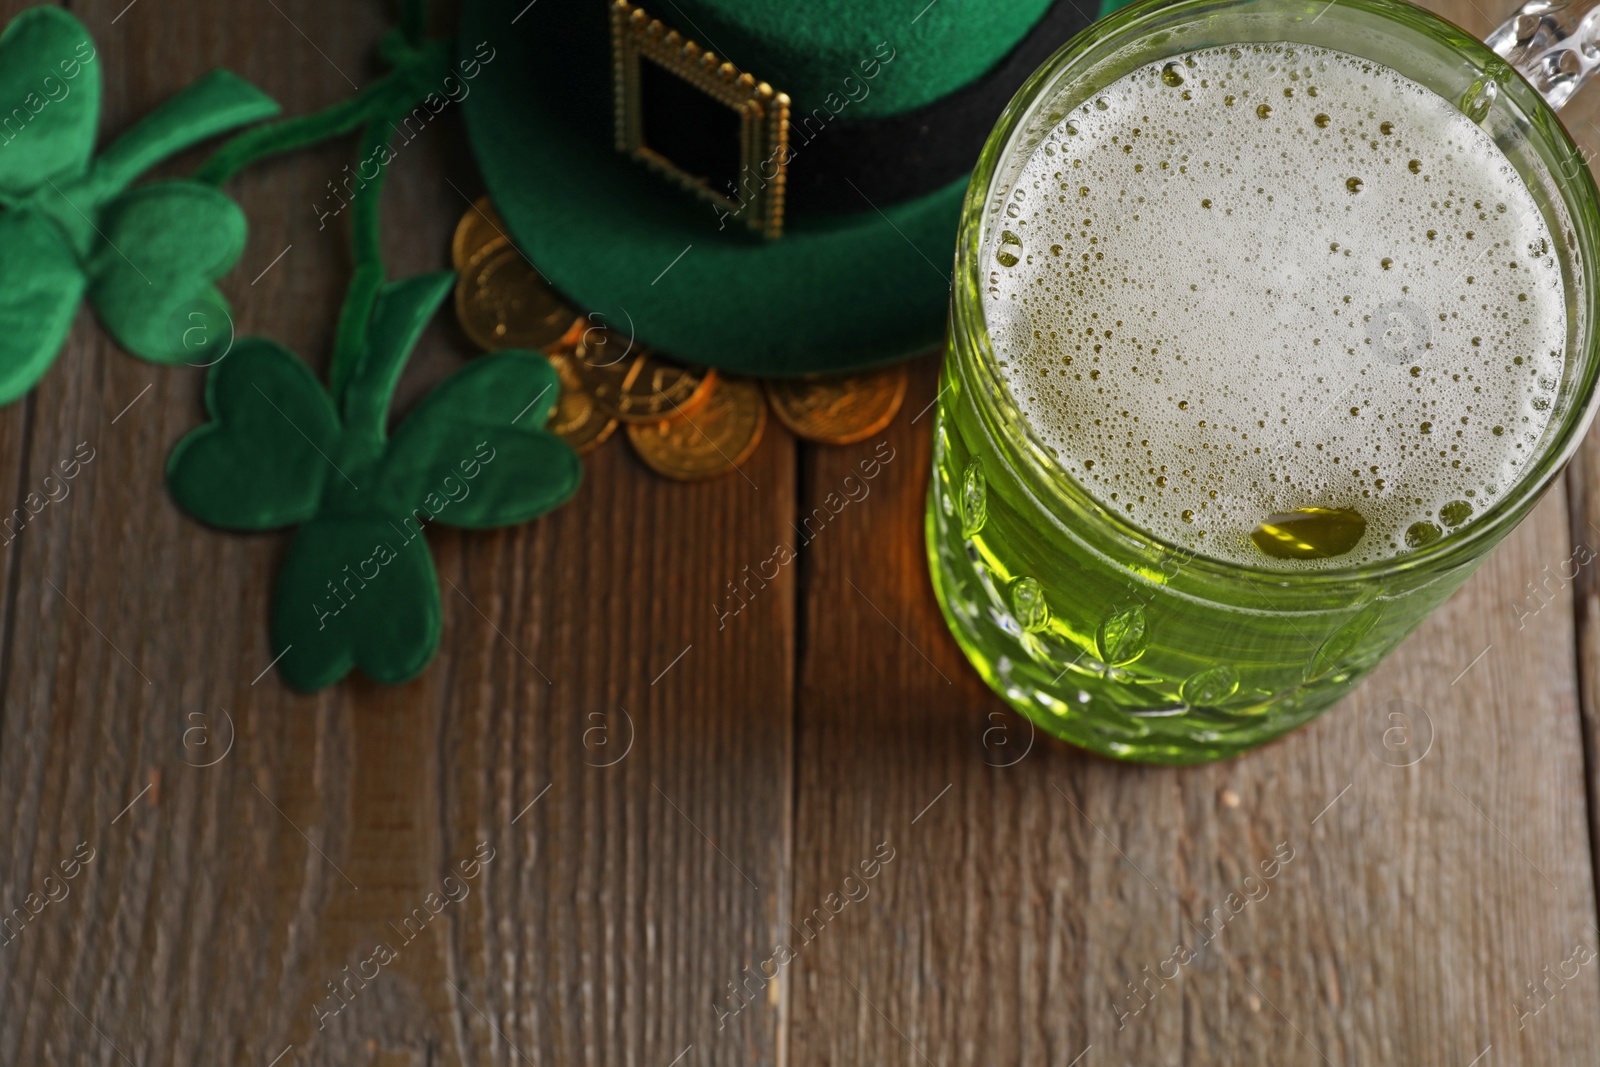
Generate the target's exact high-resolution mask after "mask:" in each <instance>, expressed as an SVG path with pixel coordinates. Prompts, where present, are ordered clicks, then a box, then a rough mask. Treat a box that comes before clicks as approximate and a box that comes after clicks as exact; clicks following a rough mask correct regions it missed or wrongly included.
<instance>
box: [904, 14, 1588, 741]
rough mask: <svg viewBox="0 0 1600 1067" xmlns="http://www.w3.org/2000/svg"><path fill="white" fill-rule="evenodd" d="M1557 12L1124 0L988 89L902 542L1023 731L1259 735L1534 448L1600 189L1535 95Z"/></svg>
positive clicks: (1443, 564) (1488, 510) (1554, 410)
mask: <svg viewBox="0 0 1600 1067" xmlns="http://www.w3.org/2000/svg"><path fill="white" fill-rule="evenodd" d="M1583 14H1584V11H1583V9H1582V7H1579V8H1576V9H1574V8H1556V7H1552V5H1551V4H1549V3H1548V2H1543V0H1536V2H1535V3H1530V4H1529V5H1528V6H1527V7H1525V8H1524V9H1523V11H1522V12H1520V13H1519V14H1518V15H1517V16H1515V17H1514V18H1513V19H1512V20H1511V21H1510V22H1508V23H1507V24H1506V25H1505V26H1503V27H1502V28H1501V29H1500V30H1498V31H1496V33H1495V34H1494V35H1493V36H1492V37H1491V38H1490V45H1493V47H1491V46H1490V45H1486V44H1484V43H1482V42H1479V41H1478V40H1476V39H1474V38H1473V37H1471V36H1469V35H1467V34H1465V33H1463V32H1462V31H1461V30H1459V29H1457V28H1456V27H1454V26H1452V25H1450V24H1449V23H1447V22H1444V21H1443V20H1441V19H1438V18H1436V17H1434V16H1432V15H1430V14H1428V13H1426V12H1424V11H1422V10H1420V9H1418V8H1415V7H1411V6H1409V5H1407V4H1404V3H1398V2H1391V0H1334V2H1332V3H1327V2H1324V0H1313V2H1289V0H1177V2H1155V0H1152V2H1146V3H1140V4H1137V5H1135V6H1132V7H1128V8H1124V9H1123V10H1121V11H1118V12H1116V13H1114V14H1112V15H1110V16H1108V17H1107V18H1105V19H1103V20H1101V21H1100V22H1098V23H1096V24H1095V25H1093V26H1091V27H1090V28H1089V29H1088V30H1086V31H1085V32H1084V33H1083V34H1081V35H1079V37H1077V38H1076V39H1074V40H1073V41H1072V42H1070V43H1069V44H1068V45H1067V46H1066V47H1065V48H1063V49H1062V50H1061V51H1060V52H1058V53H1057V54H1056V55H1055V56H1054V57H1053V58H1052V59H1051V60H1050V61H1049V62H1048V63H1047V64H1046V65H1045V66H1044V67H1043V68H1042V69H1041V70H1039V71H1038V72H1037V73H1036V74H1035V75H1034V76H1033V77H1032V78H1031V79H1030V81H1029V82H1028V83H1027V84H1026V85H1025V86H1024V87H1023V88H1022V90H1021V91H1020V92H1019V93H1018V95H1017V97H1016V99H1015V100H1013V101H1012V103H1011V105H1010V106H1009V107H1008V108H1007V110H1006V111H1005V113H1004V115H1003V116H1002V117H1001V119H1000V122H999V125H998V126H997V127H996V129H995V131H994V133H993V134H992V135H991V136H990V138H989V141H988V144H987V146H986V147H985V149H984V152H983V155H982V157H981V159H980V161H979V163H978V166H977V169H976V171H975V173H974V175H973V178H972V183H971V186H970V188H969V190H968V193H967V197H966V201H965V203H964V205H963V210H962V219H961V226H960V235H959V240H958V245H957V250H956V275H955V279H954V286H953V291H952V298H951V314H950V340H949V346H948V350H947V353H946V357H945V365H944V374H943V380H942V382H941V393H940V396H939V398H938V421H937V424H936V429H935V444H934V477H933V484H932V487H931V490H930V496H929V505H928V514H927V538H928V549H929V562H930V567H931V570H932V573H933V580H934V586H935V589H936V591H937V594H938V598H939V602H940V605H941V607H942V609H943V611H944V613H945V617H946V620H947V621H948V623H949V625H950V628H951V630H952V631H953V632H954V634H955V636H956V639H957V641H958V642H959V643H960V644H961V646H962V648H963V650H964V651H965V652H966V653H967V656H968V657H969V658H970V659H971V661H972V662H973V664H974V665H975V666H976V667H977V669H978V671H979V673H980V674H982V676H983V677H984V679H985V680H986V681H987V682H988V683H989V684H990V686H992V687H993V688H994V689H995V690H996V691H997V692H999V693H1000V694H1001V695H1002V696H1003V697H1004V698H1005V699H1006V700H1007V701H1008V702H1009V703H1010V704H1011V705H1012V706H1014V707H1015V708H1017V709H1018V710H1019V711H1020V712H1022V713H1023V714H1024V715H1026V716H1027V717H1028V718H1029V719H1031V720H1032V721H1033V722H1034V723H1036V724H1037V725H1038V726H1039V727H1040V728H1041V729H1043V730H1045V731H1047V732H1049V733H1052V734H1054V735H1056V736H1058V737H1060V738H1063V739H1065V740H1067V741H1069V742H1072V743H1073V744H1076V745H1079V746H1082V747H1084V748H1088V749H1091V750H1094V751H1096V752H1100V753H1102V754H1105V755H1109V756H1113V757H1118V758H1123V759H1131V760H1143V761H1151V762H1163V763H1195V762H1202V761H1206V760H1212V759H1218V758H1221V757H1225V756H1229V755H1233V754H1236V753H1239V752H1243V751H1245V750H1247V749H1250V748H1252V747H1254V746H1257V745H1260V744H1262V743H1264V742H1266V741H1269V740H1271V739H1273V738H1275V737H1278V736H1280V735H1282V734H1283V733H1285V732H1287V731H1289V730H1291V729H1293V728H1295V727H1296V726H1299V725H1301V724H1303V723H1305V722H1306V721H1307V720H1309V719H1311V718H1312V717H1314V716H1315V715H1317V714H1318V713H1319V712H1321V711H1322V710H1324V709H1325V708H1327V707H1328V706H1329V705H1331V704H1332V703H1334V702H1335V701H1336V700H1338V699H1339V698H1340V697H1341V696H1343V695H1344V694H1345V693H1347V692H1349V690H1350V689H1351V688H1353V687H1354V686H1355V684H1356V683H1357V682H1358V681H1359V680H1360V679H1361V678H1362V677H1363V676H1364V675H1365V674H1366V673H1367V672H1368V671H1369V670H1371V668H1372V667H1373V666H1374V665H1375V664H1376V663H1377V662H1378V661H1379V660H1380V659H1381V658H1382V657H1383V656H1384V655H1385V654H1387V653H1388V652H1389V651H1390V650H1391V649H1393V648H1394V647H1395V646H1396V645H1397V644H1399V642H1400V641H1401V640H1402V639H1403V638H1404V637H1405V636H1406V635H1407V634H1409V633H1410V632H1411V631H1412V630H1413V629H1415V628H1416V626H1417V625H1418V624H1419V623H1420V622H1421V621H1422V619H1423V618H1424V617H1426V616H1427V614H1428V613H1429V612H1430V611H1432V610H1433V609H1434V608H1435V607H1437V606H1438V605H1439V604H1440V603H1441V602H1443V601H1444V600H1445V599H1446V598H1447V597H1448V596H1450V594H1451V593H1453V592H1455V590H1456V589H1458V588H1459V587H1460V586H1461V584H1462V583H1463V582H1465V581H1466V579H1467V578H1468V577H1469V576H1470V575H1471V573H1472V572H1473V570H1474V569H1475V568H1476V567H1477V565H1478V564H1479V563H1480V562H1481V561H1482V560H1483V558H1484V557H1485V555H1486V553H1488V552H1489V550H1490V549H1491V548H1493V546H1494V545H1495V544H1496V543H1498V542H1499V541H1500V540H1501V538H1503V537H1504V536H1505V535H1506V534H1507V533H1508V532H1509V531H1510V530H1511V529H1512V527H1514V526H1515V525H1516V524H1517V522H1519V521H1520V520H1521V519H1522V518H1523V516H1524V515H1526V514H1527V513H1528V511H1529V510H1530V509H1531V508H1532V507H1533V505H1534V504H1535V502H1536V501H1537V500H1538V498H1539V496H1540V494H1541V493H1542V492H1543V491H1544V490H1545V489H1546V488H1547V487H1548V486H1549V484H1550V483H1551V481H1552V480H1553V479H1554V478H1555V477H1556V476H1557V474H1558V473H1559V472H1560V470H1561V467H1562V465H1563V464H1564V463H1565V462H1566V460H1567V459H1568V458H1569V457H1570V456H1571V455H1572V453H1573V451H1574V450H1575V449H1576V447H1577V445H1578V443H1579V441H1580V440H1581V438H1582V436H1583V434H1584V431H1585V429H1586V428H1587V425H1588V422H1589V420H1590V418H1591V416H1592V414H1593V410H1594V395H1595V390H1594V383H1595V377H1596V371H1597V352H1596V346H1597V338H1596V323H1597V318H1596V315H1597V311H1600V286H1597V283H1596V276H1597V275H1596V272H1597V271H1600V209H1597V204H1596V199H1597V196H1596V191H1595V185H1594V182H1593V180H1592V178H1591V177H1590V174H1589V170H1588V167H1587V166H1586V165H1585V159H1584V157H1583V156H1582V155H1580V153H1579V152H1578V150H1577V149H1576V148H1575V147H1574V145H1573V143H1572V141H1571V140H1570V138H1569V137H1568V136H1567V134H1566V132H1565V131H1564V130H1563V129H1562V127H1561V124H1560V123H1559V122H1558V121H1557V119H1556V117H1555V115H1554V109H1555V108H1556V107H1558V106H1560V104H1561V103H1563V102H1564V101H1565V99H1566V97H1567V96H1568V95H1570V93H1571V92H1572V90H1573V89H1574V88H1576V86H1577V84H1578V82H1579V81H1581V80H1582V78H1583V76H1584V75H1585V74H1586V73H1587V71H1588V68H1589V67H1590V66H1593V65H1594V61H1593V60H1590V59H1588V58H1586V54H1587V53H1586V51H1585V50H1584V47H1580V46H1585V47H1586V46H1587V43H1588V42H1587V41H1585V40H1583V39H1582V38H1583V35H1584V33H1585V32H1587V31H1586V30H1585V28H1584V27H1583V26H1582V25H1581V24H1580V17H1581V16H1582V15H1583ZM1518 71H1521V72H1522V73H1518ZM1530 83H1531V84H1530Z"/></svg>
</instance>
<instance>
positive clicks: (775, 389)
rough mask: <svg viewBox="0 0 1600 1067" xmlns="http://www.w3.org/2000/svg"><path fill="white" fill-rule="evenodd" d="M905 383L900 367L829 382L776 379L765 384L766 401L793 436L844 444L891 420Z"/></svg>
mask: <svg viewBox="0 0 1600 1067" xmlns="http://www.w3.org/2000/svg"><path fill="white" fill-rule="evenodd" d="M909 378H910V375H909V374H908V373H907V372H906V368H905V366H904V365H901V366H897V367H890V368H889V369H888V370H881V371H872V372H869V373H866V374H846V375H840V376H838V377H833V378H815V379H805V378H778V379H773V380H771V381H768V382H767V399H768V400H770V401H771V402H772V410H773V411H774V412H775V413H776V414H777V416H778V419H779V421H781V422H782V423H783V424H784V425H785V426H787V427H789V429H791V430H793V431H794V433H795V435H796V436H798V437H803V438H805V439H806V440H808V441H817V442H820V443H822V444H825V445H848V444H853V443H855V442H856V441H862V440H865V439H866V438H868V437H871V436H872V435H873V434H875V433H877V432H878V431H879V430H882V429H883V428H884V427H886V426H888V425H889V423H891V422H893V421H894V417H895V415H897V414H898V413H899V411H900V405H901V403H902V402H903V401H904V400H905V398H906V383H907V381H908V380H909Z"/></svg>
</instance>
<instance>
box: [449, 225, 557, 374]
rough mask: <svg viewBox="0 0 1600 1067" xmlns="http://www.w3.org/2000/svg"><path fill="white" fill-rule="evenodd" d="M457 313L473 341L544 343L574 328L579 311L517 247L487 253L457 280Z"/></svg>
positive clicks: (491, 345) (486, 345)
mask: <svg viewBox="0 0 1600 1067" xmlns="http://www.w3.org/2000/svg"><path fill="white" fill-rule="evenodd" d="M456 317H457V318H458V319H460V320H461V328H462V329H463V330H465V331H466V333H467V336H468V337H470V338H472V341H473V343H474V344H476V345H477V346H478V347H479V348H482V349H484V350H485V351H488V352H495V351H498V350H500V349H502V348H531V349H543V348H548V347H551V346H553V345H555V344H556V343H557V342H558V341H560V340H561V339H562V338H563V337H564V336H566V334H567V332H568V331H569V330H570V329H571V328H572V324H573V321H574V320H575V319H577V317H578V313H577V312H576V311H574V310H573V309H572V307H571V306H570V305H569V304H568V303H567V302H566V301H565V300H562V299H561V298H560V297H559V296H557V295H556V294H555V292H554V291H553V290H552V289H551V288H550V286H549V285H548V284H547V283H546V282H545V280H544V279H543V278H541V277H540V276H539V272H538V271H536V270H534V269H533V267H531V266H529V264H528V261H527V260H525V259H523V258H522V254H521V253H520V252H518V251H517V250H516V249H515V248H512V247H510V246H506V247H504V248H500V249H498V250H496V251H494V252H491V253H489V254H488V255H487V256H485V257H484V258H482V259H480V260H478V261H477V263H476V264H474V265H473V267H472V268H471V269H470V270H468V271H467V272H466V273H464V274H462V275H461V276H460V278H459V279H457V281H456Z"/></svg>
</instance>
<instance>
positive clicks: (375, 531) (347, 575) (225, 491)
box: [167, 273, 580, 691]
mask: <svg viewBox="0 0 1600 1067" xmlns="http://www.w3.org/2000/svg"><path fill="white" fill-rule="evenodd" d="M454 277H455V276H454V275H453V274H450V273H444V274H430V275H424V276H421V277H416V278H410V279H407V280H404V281H400V282H395V283H392V284H388V285H383V286H382V287H381V288H379V289H377V290H376V293H375V297H374V298H373V299H372V300H371V301H369V302H367V303H363V301H362V299H361V292H362V285H361V283H360V278H359V275H358V281H357V284H356V285H354V286H353V287H352V293H353V300H352V304H351V305H350V306H352V307H354V308H356V309H357V311H356V313H355V320H354V321H352V316H351V314H349V313H347V315H346V321H345V322H344V323H342V324H341V342H340V347H338V348H336V350H335V354H334V366H333V371H332V374H331V378H332V380H333V389H332V391H331V393H330V391H329V390H327V389H324V388H323V386H322V385H321V383H320V382H318V381H317V379H316V377H315V376H314V375H313V374H312V373H311V371H310V370H309V369H308V368H307V366H306V365H305V364H304V363H303V362H301V361H300V360H299V359H297V358H295V356H294V355H293V354H291V353H290V352H288V351H287V350H285V349H284V348H282V347H281V346H279V345H277V344H275V343H273V342H272V341H268V340H264V339H261V338H249V339H246V340H244V341H242V342H240V343H239V344H238V345H236V346H235V347H234V349H233V351H232V352H231V353H230V354H229V355H228V356H227V357H226V358H224V359H223V360H222V361H221V362H220V363H218V364H217V365H216V366H215V367H213V368H212V370H211V372H210V374H209V376H208V378H207V381H206V409H207V411H208V412H209V413H210V415H211V419H212V421H211V422H210V423H208V424H206V425H204V426H202V427H200V428H199V429H197V430H195V431H193V432H192V433H190V434H189V435H188V436H187V437H185V438H184V439H183V440H182V441H180V442H179V443H178V447H177V448H176V449H175V450H174V451H173V453H172V457H171V460H170V461H169V463H168V467H167V484H168V487H169V488H170V490H171V492H172V495H173V498H174V499H175V500H176V501H177V502H178V505H179V506H180V507H182V508H183V509H184V510H185V511H187V512H189V513H190V514H191V515H193V516H195V517H196V518H198V519H200V520H201V521H202V522H206V523H209V524H210V525H212V526H218V527H222V528H224V529H229V530H272V529H279V528H282V527H286V526H296V525H298V526H299V527H300V529H299V530H298V531H297V532H296V534H295V536H294V540H293V542H292V543H291V545H290V547H289V552H288V556H287V558H286V559H285V560H284V564H283V570H282V572H281V573H280V574H279V577H278V588H277V593H276V595H275V597H274V602H273V608H272V644H273V653H274V655H278V656H280V657H281V658H280V659H279V661H278V663H279V669H280V670H281V671H282V673H283V677H284V679H285V680H286V681H288V683H289V684H290V685H292V686H294V687H295V688H296V689H301V690H307V691H309V690H313V689H318V688H321V687H323V686H326V685H330V684H332V683H333V682H335V681H338V680H339V679H340V678H341V677H343V676H344V675H345V674H346V673H347V672H348V671H349V670H350V669H351V668H352V667H360V668H361V670H362V671H363V672H364V673H366V674H367V676H368V677H370V678H372V679H374V680H376V681H379V682H387V683H398V682H403V681H406V680H408V679H410V678H412V677H414V676H415V675H416V674H418V673H419V672H420V671H421V670H422V668H423V667H425V666H426V665H427V663H428V660H429V659H431V658H432V656H433V653H434V650H435V648H436V647H437V646H438V643H439V628H440V627H439V614H440V606H439V585H438V579H437V578H436V576H435V574H434V570H433V560H432V557H431V555H430V554H429V552H428V547H427V541H426V539H425V538H424V537H423V536H422V534H423V530H424V529H425V528H426V527H427V526H428V525H430V524H432V523H443V524H445V525H449V526H459V527H467V528H475V529H481V528H488V527H495V526H505V525H509V524H512V523H519V522H525V521H527V520H528V519H532V518H534V517H536V516H539V515H542V514H544V513H545V512H547V511H549V510H550V509H551V508H554V507H555V506H557V505H558V504H561V503H563V502H564V501H565V500H566V499H567V498H568V497H570V496H571V495H572V494H573V493H574V492H575V491H576V490H577V486H578V479H579V475H580V467H579V464H578V458H577V455H576V454H575V453H574V452H573V451H572V450H571V449H570V448H569V447H567V445H566V444H565V442H563V441H561V440H560V439H559V438H558V437H556V436H555V435H553V434H551V433H548V432H546V431H545V430H544V429H543V426H544V424H545V422H546V421H547V420H548V419H549V418H550V415H551V414H552V413H553V412H554V410H555V405H556V401H557V399H558V397H559V395H560V384H559V380H558V378H557V376H556V373H555V371H554V370H553V369H552V368H551V366H550V364H549V362H548V361H547V360H546V359H545V358H544V357H543V356H542V355H539V354H538V353H534V352H520V351H506V352H498V353H496V354H494V355H491V356H486V357H482V358H480V359H477V360H475V361H474V362H473V363H472V364H470V365H469V366H467V367H466V368H465V369H463V370H461V371H459V372H457V373H456V374H454V375H453V376H451V377H450V378H448V379H446V380H445V381H444V382H443V383H441V384H440V385H439V386H438V387H436V388H435V389H434V390H433V391H432V392H431V393H429V394H428V395H427V397H425V398H424V399H423V400H422V402H421V403H420V404H419V405H418V406H417V408H416V410H414V411H413V412H412V413H411V414H410V415H409V416H408V417H407V418H406V419H405V420H404V421H402V422H401V423H400V425H399V427H398V428H397V429H396V430H395V433H394V436H393V437H392V438H391V437H388V436H387V434H386V432H385V426H386V422H387V416H388V410H389V403H390V398H391V396H392V394H393V391H394V386H395V382H396V381H397V380H398V378H399V375H400V370H401V368H402V367H403V366H404V364H405V361H406V358H407V356H408V355H409V354H410V351H411V349H412V347H413V346H414V345H415V344H416V341H417V338H418V336H419V335H420V334H421V332H422V329H423V327H424V326H425V325H426V324H427V322H428V320H429V319H430V318H431V317H432V315H433V313H434V312H435V310H437V308H438V306H439V303H440V301H442V300H443V299H444V298H445V295H446V294H447V293H448V292H449V291H450V289H451V285H452V283H453V280H454ZM366 307H370V309H371V314H370V318H368V317H366V316H365V314H364V311H363V309H364V308H366ZM361 326H365V330H364V332H363V331H362V330H361V329H360V327H361ZM347 328H348V329H353V330H355V332H354V333H353V334H352V333H348V332H347ZM351 337H354V338H356V339H355V340H350V338H351Z"/></svg>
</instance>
